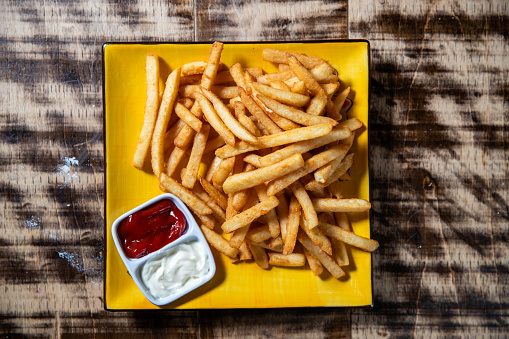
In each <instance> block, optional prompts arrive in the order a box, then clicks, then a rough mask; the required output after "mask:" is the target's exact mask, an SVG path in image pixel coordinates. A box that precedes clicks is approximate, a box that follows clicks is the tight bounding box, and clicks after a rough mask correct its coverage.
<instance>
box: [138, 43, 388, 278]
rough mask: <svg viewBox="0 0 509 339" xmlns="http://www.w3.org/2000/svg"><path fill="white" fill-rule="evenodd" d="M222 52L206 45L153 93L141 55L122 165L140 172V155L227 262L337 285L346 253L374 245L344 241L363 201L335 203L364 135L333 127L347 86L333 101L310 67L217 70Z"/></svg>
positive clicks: (321, 69) (273, 53)
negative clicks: (142, 96)
mask: <svg viewBox="0 0 509 339" xmlns="http://www.w3.org/2000/svg"><path fill="white" fill-rule="evenodd" d="M222 50H223V44H222V43H220V42H215V43H214V44H212V47H211V49H210V53H209V57H208V60H207V61H196V62H192V63H188V64H185V65H182V66H181V67H179V68H176V69H175V70H173V72H171V74H170V75H169V76H168V78H167V80H166V85H165V88H164V91H163V92H162V93H161V94H160V93H159V88H158V83H159V78H158V77H159V59H158V57H157V56H156V55H147V60H146V79H147V101H146V105H145V116H144V122H143V127H142V130H141V133H140V137H139V140H138V144H137V147H136V151H135V155H134V160H133V165H134V166H135V167H136V168H139V169H141V168H142V167H143V166H144V163H145V161H146V160H147V158H148V154H149V153H150V158H151V164H152V170H153V172H154V174H155V175H156V176H157V177H158V179H159V187H160V189H161V190H162V191H164V192H170V193H172V194H174V195H175V196H177V197H179V198H180V199H181V200H182V201H183V202H184V203H185V204H186V205H187V206H188V207H189V208H190V209H191V210H192V211H193V212H194V214H195V215H196V217H197V218H198V219H199V220H200V221H201V226H200V228H201V230H202V232H203V234H204V235H205V237H206V239H207V240H208V241H209V243H210V244H211V245H212V246H213V247H214V248H216V249H217V250H218V251H220V252H221V253H223V254H224V255H226V256H228V257H229V258H230V259H231V261H232V262H238V261H244V260H250V259H254V261H255V262H256V264H258V265H259V266H260V267H261V268H263V269H268V268H269V267H270V266H271V265H275V266H289V267H296V266H305V265H306V262H307V263H308V265H309V267H310V268H311V270H312V272H313V274H315V275H317V276H318V275H320V274H322V272H323V268H324V267H325V269H326V270H327V271H328V272H330V274H331V275H332V276H333V277H335V278H340V277H342V276H343V275H344V274H345V273H344V271H343V270H342V269H341V267H342V266H346V265H348V264H349V258H348V254H347V246H354V247H357V248H360V249H362V250H365V251H373V250H375V249H376V248H377V247H378V243H377V242H376V241H375V240H371V239H368V238H365V237H361V236H359V235H356V234H355V233H353V232H352V230H351V226H350V223H349V221H348V217H347V214H346V212H364V211H367V210H368V209H369V208H370V206H371V205H370V203H369V202H368V201H366V200H363V199H356V198H344V192H343V190H342V188H341V183H340V181H342V180H349V179H350V176H349V173H348V171H349V169H350V167H351V166H352V163H353V154H352V153H350V154H349V150H350V147H351V145H352V142H353V139H354V136H355V132H356V131H357V130H358V129H360V128H361V127H362V126H363V124H362V123H361V122H360V121H359V120H358V119H356V118H351V119H343V117H342V115H343V114H342V113H343V111H344V110H345V109H346V108H347V107H346V106H348V104H345V103H346V102H347V101H346V100H347V97H348V94H349V93H350V88H347V89H346V90H344V91H342V92H340V93H337V92H338V89H339V79H338V76H337V75H335V71H334V69H333V67H332V66H331V65H329V64H328V63H327V62H326V61H325V60H323V59H321V58H319V57H315V56H308V55H305V54H298V53H286V52H284V51H279V50H274V49H264V50H263V59H264V60H266V61H269V62H273V63H276V64H278V72H275V73H269V74H264V72H263V70H262V69H261V68H246V69H244V68H243V66H242V65H241V64H239V63H236V64H234V65H232V66H231V67H230V68H229V69H228V70H223V65H222V63H221V53H222ZM186 162H187V164H186ZM203 164H205V165H206V170H203V169H202V171H200V166H203ZM179 168H180V170H179ZM199 173H204V176H201V175H200V174H199Z"/></svg>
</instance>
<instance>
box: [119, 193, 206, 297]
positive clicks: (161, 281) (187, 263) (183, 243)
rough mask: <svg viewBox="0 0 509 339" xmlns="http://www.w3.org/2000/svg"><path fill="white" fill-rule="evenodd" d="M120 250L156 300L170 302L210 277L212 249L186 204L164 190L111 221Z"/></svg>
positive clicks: (135, 277) (137, 280) (136, 278)
mask: <svg viewBox="0 0 509 339" xmlns="http://www.w3.org/2000/svg"><path fill="white" fill-rule="evenodd" d="M111 233H112V236H113V240H114V242H115V246H116V247H117V251H118V253H119V255H120V257H121V258H122V261H123V262H124V264H125V266H126V268H127V270H128V271H129V274H130V275H131V277H132V279H133V280H134V282H135V283H136V285H137V286H138V288H139V289H140V291H141V292H142V293H143V295H144V296H145V297H146V298H147V299H148V300H149V301H150V302H151V303H153V304H155V305H158V306H162V305H166V304H169V303H171V302H173V301H175V300H177V299H179V298H180V297H182V296H184V295H185V294H187V293H189V292H191V291H193V290H195V289H196V288H198V287H200V286H202V285H203V284H205V283H207V282H208V281H210V279H212V277H213V276H214V274H215V272H216V265H215V262H214V258H213V256H212V252H211V251H210V247H209V245H208V244H207V241H206V240H205V238H204V236H203V234H202V233H201V231H200V228H199V227H198V225H197V224H196V221H195V220H194V218H193V216H192V215H191V212H189V210H188V208H187V206H186V205H185V204H184V203H183V202H182V201H181V200H180V199H178V198H177V197H175V196H174V195H172V194H169V193H166V194H161V195H159V196H157V197H155V198H153V199H151V200H149V201H147V202H145V203H144V204H141V205H140V206H138V207H136V208H134V209H132V210H130V211H129V212H127V213H124V214H123V215H122V216H120V217H119V218H117V219H116V220H115V222H114V223H113V225H112V228H111Z"/></svg>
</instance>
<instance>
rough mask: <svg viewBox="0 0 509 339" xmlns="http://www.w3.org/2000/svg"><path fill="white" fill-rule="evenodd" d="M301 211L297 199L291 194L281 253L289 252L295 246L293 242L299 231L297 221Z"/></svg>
mask: <svg viewBox="0 0 509 339" xmlns="http://www.w3.org/2000/svg"><path fill="white" fill-rule="evenodd" d="M301 213H302V209H301V206H300V204H299V201H298V200H297V198H296V197H295V196H293V195H292V198H291V200H290V208H289V212H288V222H287V224H286V237H285V239H284V243H285V246H284V249H283V254H290V253H292V252H293V249H294V248H295V242H296V240H297V234H298V232H299V221H300V217H301Z"/></svg>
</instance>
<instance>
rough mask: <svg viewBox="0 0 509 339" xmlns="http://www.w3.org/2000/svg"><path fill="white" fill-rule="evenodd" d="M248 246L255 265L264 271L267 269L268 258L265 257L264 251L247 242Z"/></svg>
mask: <svg viewBox="0 0 509 339" xmlns="http://www.w3.org/2000/svg"><path fill="white" fill-rule="evenodd" d="M248 245H249V249H250V250H251V254H252V255H253V259H254V261H255V262H256V264H257V265H258V266H260V267H261V268H263V269H265V270H266V269H268V268H269V258H268V257H267V253H266V252H265V250H264V249H263V248H262V247H259V246H256V245H254V244H252V243H250V242H248Z"/></svg>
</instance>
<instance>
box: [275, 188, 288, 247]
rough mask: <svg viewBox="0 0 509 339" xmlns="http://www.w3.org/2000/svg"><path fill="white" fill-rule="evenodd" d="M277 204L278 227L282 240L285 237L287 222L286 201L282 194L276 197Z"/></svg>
mask: <svg viewBox="0 0 509 339" xmlns="http://www.w3.org/2000/svg"><path fill="white" fill-rule="evenodd" d="M277 198H278V200H279V205H277V207H276V211H277V215H278V217H279V227H280V228H281V238H282V239H283V241H285V239H286V225H287V224H288V209H289V207H288V201H287V200H286V197H285V195H284V194H280V195H279V196H278V197H277Z"/></svg>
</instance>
